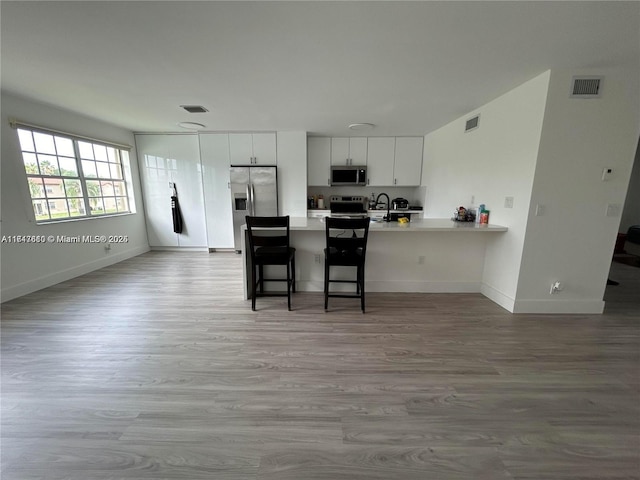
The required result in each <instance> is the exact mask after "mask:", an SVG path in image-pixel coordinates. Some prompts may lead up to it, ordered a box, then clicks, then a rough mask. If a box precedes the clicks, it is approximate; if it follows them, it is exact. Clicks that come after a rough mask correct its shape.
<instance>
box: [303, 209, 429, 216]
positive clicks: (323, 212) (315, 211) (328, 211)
mask: <svg viewBox="0 0 640 480" xmlns="http://www.w3.org/2000/svg"><path fill="white" fill-rule="evenodd" d="M307 212H308V213H322V214H326V215H331V210H329V209H328V208H310V209H308V210H307ZM366 213H367V214H369V215H371V214H375V213H382V214H384V215H386V214H387V209H386V208H376V209H373V208H370V209H369V210H367V211H366ZM389 213H405V214H409V215H418V214H420V215H422V210H407V209H404V210H393V209H391V210H389Z"/></svg>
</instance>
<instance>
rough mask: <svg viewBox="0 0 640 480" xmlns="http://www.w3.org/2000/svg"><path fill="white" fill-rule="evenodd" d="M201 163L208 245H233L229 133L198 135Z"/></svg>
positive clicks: (230, 246)
mask: <svg viewBox="0 0 640 480" xmlns="http://www.w3.org/2000/svg"><path fill="white" fill-rule="evenodd" d="M200 162H201V165H202V185H203V189H204V210H205V216H206V220H207V245H208V246H209V248H234V243H233V218H232V215H231V193H230V190H229V163H230V162H229V136H228V135H227V134H226V133H201V134H200Z"/></svg>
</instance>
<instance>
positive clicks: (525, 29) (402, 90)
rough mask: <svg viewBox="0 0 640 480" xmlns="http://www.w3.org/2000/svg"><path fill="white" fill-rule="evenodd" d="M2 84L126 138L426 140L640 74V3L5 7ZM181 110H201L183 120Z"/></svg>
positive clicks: (5, 3)
mask: <svg viewBox="0 0 640 480" xmlns="http://www.w3.org/2000/svg"><path fill="white" fill-rule="evenodd" d="M0 8H1V21H2V24H1V35H2V38H1V40H2V43H1V47H2V65H1V66H2V77H1V79H2V89H3V90H5V91H7V92H9V93H12V94H16V95H20V96H24V97H27V98H30V99H34V100H37V101H41V102H45V103H47V104H51V105H55V106H58V107H62V108H65V109H67V110H71V111H74V112H80V113H83V114H85V115H88V116H90V117H94V118H97V119H100V120H104V121H107V122H110V123H113V124H116V125H119V126H121V127H125V128H127V129H129V130H132V131H145V132H152V131H165V132H166V131H180V130H181V129H180V127H178V126H177V123H178V122H181V121H191V122H199V123H203V124H205V125H206V126H207V130H224V131H227V130H306V131H308V132H309V133H311V134H320V135H349V134H360V135H362V134H363V133H362V132H359V133H358V132H352V131H350V130H349V129H348V128H347V126H348V125H349V124H351V123H356V122H369V123H373V124H375V125H376V127H375V128H374V129H373V130H371V131H369V132H366V133H365V134H366V135H423V134H425V133H428V132H430V131H432V130H435V129H437V128H439V127H441V126H442V125H445V124H446V123H448V122H450V121H452V120H454V119H456V118H458V117H460V116H461V115H465V114H467V113H468V112H470V111H471V110H473V109H475V108H477V107H479V106H481V105H483V104H485V103H486V102H488V101H490V100H492V99H494V98H496V97H498V96H500V95H501V94H503V93H505V92H507V91H508V90H510V89H512V88H514V87H516V86H518V85H520V84H522V83H524V82H525V81H527V80H529V79H531V78H533V77H535V76H536V75H538V74H540V73H542V72H544V71H545V70H548V69H554V68H571V69H582V68H584V69H595V70H597V69H603V68H609V67H616V66H631V67H632V68H635V69H638V68H639V65H638V64H639V59H640V3H639V2H635V1H634V2H571V1H567V2H478V1H476V2H450V1H449V2H360V1H357V2H240V1H233V2H211V1H198V2H186V1H174V2H165V1H142V2H130V1H128V2H116V1H113V2H98V1H80V2H75V1H72V2H55V1H45V2H11V1H6V0H5V1H2V2H0ZM180 105H203V106H205V107H206V108H208V109H209V112H208V113H197V114H189V113H187V112H185V111H184V110H182V109H181V108H180Z"/></svg>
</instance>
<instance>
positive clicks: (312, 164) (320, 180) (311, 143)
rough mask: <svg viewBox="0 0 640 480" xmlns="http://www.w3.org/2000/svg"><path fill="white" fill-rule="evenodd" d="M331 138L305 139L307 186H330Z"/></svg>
mask: <svg viewBox="0 0 640 480" xmlns="http://www.w3.org/2000/svg"><path fill="white" fill-rule="evenodd" d="M330 177H331V138H329V137H309V138H307V184H308V185H312V186H327V185H331V178H330Z"/></svg>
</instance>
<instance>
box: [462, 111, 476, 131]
mask: <svg viewBox="0 0 640 480" xmlns="http://www.w3.org/2000/svg"><path fill="white" fill-rule="evenodd" d="M478 122H480V115H476V116H475V117H472V118H470V119H469V120H467V123H466V124H465V126H464V131H465V133H466V132H470V131H471V130H475V129H476V128H478Z"/></svg>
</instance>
